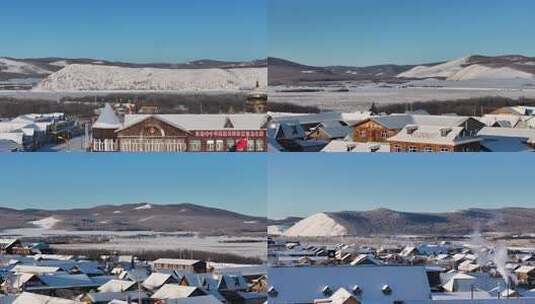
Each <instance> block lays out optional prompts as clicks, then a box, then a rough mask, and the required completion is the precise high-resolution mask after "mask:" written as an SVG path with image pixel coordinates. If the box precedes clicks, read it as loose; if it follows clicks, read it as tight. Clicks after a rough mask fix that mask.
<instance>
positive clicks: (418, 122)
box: [353, 114, 485, 142]
mask: <svg viewBox="0 0 535 304" xmlns="http://www.w3.org/2000/svg"><path fill="white" fill-rule="evenodd" d="M408 125H415V126H434V127H445V128H447V127H450V128H452V127H462V128H463V129H464V132H465V133H466V134H467V135H470V136H475V135H476V134H477V131H479V130H480V129H481V128H483V127H484V126H485V124H484V123H482V122H480V121H478V120H476V119H474V118H471V117H466V116H446V115H420V114H391V115H383V116H372V117H370V118H368V119H366V120H364V121H361V122H358V123H356V124H355V125H353V141H355V142H387V141H388V139H389V138H391V137H393V136H394V135H396V134H398V133H399V132H400V131H401V130H402V129H403V128H405V127H406V126H408Z"/></svg>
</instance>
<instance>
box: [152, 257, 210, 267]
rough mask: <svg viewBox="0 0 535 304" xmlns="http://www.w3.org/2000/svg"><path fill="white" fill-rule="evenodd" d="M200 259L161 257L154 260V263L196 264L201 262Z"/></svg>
mask: <svg viewBox="0 0 535 304" xmlns="http://www.w3.org/2000/svg"><path fill="white" fill-rule="evenodd" d="M199 262H200V260H192V259H166V258H160V259H157V260H154V261H152V263H153V264H170V265H188V266H191V265H195V264H197V263H199Z"/></svg>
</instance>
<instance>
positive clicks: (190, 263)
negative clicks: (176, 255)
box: [152, 258, 206, 273]
mask: <svg viewBox="0 0 535 304" xmlns="http://www.w3.org/2000/svg"><path fill="white" fill-rule="evenodd" d="M152 268H153V270H154V271H161V270H175V271H187V272H193V273H205V272H206V262H204V261H201V260H189V259H164V258H162V259H157V260H155V261H153V262H152Z"/></svg>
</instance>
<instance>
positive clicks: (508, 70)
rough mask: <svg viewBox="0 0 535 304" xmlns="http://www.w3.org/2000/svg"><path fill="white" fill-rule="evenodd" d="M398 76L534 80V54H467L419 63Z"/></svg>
mask: <svg viewBox="0 0 535 304" xmlns="http://www.w3.org/2000/svg"><path fill="white" fill-rule="evenodd" d="M397 77H398V78H417V79H425V78H440V79H446V80H457V81H458V80H474V79H482V80H485V79H530V80H535V58H530V57H525V56H518V55H507V56H495V57H491V56H478V55H476V56H467V57H462V58H459V59H455V60H451V61H447V62H444V63H439V64H429V65H419V66H415V67H413V68H412V69H410V70H408V71H405V72H403V73H400V74H398V75H397Z"/></svg>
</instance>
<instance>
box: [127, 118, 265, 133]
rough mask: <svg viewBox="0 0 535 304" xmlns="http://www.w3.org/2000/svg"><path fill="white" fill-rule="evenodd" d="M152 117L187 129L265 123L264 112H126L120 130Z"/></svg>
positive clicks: (235, 127) (253, 127) (244, 127)
mask: <svg viewBox="0 0 535 304" xmlns="http://www.w3.org/2000/svg"><path fill="white" fill-rule="evenodd" d="M149 117H154V118H156V119H159V120H162V121H164V122H166V123H169V124H171V125H172V126H174V127H176V128H179V129H182V130H187V131H193V130H195V131H203V130H260V129H262V128H263V127H264V125H265V123H266V119H267V117H266V115H264V114H158V115H148V114H127V115H125V118H124V124H123V126H122V128H121V129H120V130H124V129H126V128H128V127H130V126H133V125H135V124H137V123H140V122H142V121H143V120H145V119H147V118H149Z"/></svg>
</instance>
